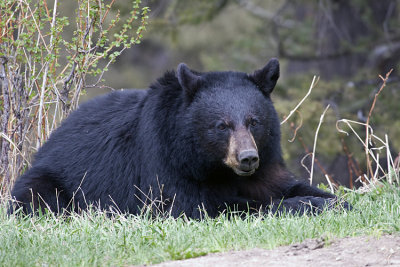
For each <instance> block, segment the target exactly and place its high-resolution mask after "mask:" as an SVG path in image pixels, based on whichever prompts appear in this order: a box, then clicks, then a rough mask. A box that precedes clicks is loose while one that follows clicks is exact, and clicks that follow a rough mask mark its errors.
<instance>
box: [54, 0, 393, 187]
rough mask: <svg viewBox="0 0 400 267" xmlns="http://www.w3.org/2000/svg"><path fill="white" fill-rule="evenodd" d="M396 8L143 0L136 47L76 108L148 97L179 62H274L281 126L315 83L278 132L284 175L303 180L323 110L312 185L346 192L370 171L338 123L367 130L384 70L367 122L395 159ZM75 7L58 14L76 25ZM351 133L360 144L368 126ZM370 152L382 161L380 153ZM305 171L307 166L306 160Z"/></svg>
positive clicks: (196, 65) (365, 2)
mask: <svg viewBox="0 0 400 267" xmlns="http://www.w3.org/2000/svg"><path fill="white" fill-rule="evenodd" d="M105 2H113V3H114V1H105ZM399 4H400V1H399V0H380V1H376V0H375V1H374V0H353V1H347V0H318V1H309V0H299V1H291V0H201V1H193V0H161V1H156V0H147V1H142V4H141V5H142V6H149V7H150V9H151V12H150V13H149V16H150V19H149V25H148V26H147V30H146V32H144V33H143V38H142V39H141V43H140V44H138V45H134V46H132V47H131V48H129V49H127V50H126V51H124V52H123V54H122V55H121V56H120V57H119V58H118V59H117V61H116V62H115V63H114V64H112V65H110V68H109V71H108V72H106V73H105V76H104V82H103V85H105V86H103V87H102V88H87V89H86V90H85V91H84V96H83V97H82V98H81V101H85V100H87V99H89V98H91V97H93V96H95V95H98V94H102V93H105V92H107V91H110V90H112V89H121V88H143V89H145V88H147V87H148V86H149V84H150V83H152V82H154V81H155V79H157V78H158V77H160V76H162V75H163V73H164V72H165V71H167V70H173V69H175V68H176V66H177V65H178V64H179V63H180V62H185V63H186V64H188V65H189V66H190V67H191V68H193V69H195V70H198V71H211V70H238V71H244V72H252V71H254V70H255V69H257V68H260V67H262V66H264V64H265V63H266V62H267V61H268V60H269V59H270V58H271V57H277V58H279V60H280V63H281V78H280V80H279V81H278V85H277V87H276V89H275V91H274V93H273V101H274V102H275V105H276V108H277V110H278V113H279V116H280V118H281V119H283V118H284V116H285V115H288V114H289V112H290V111H291V110H292V109H293V108H294V107H295V106H296V105H297V103H299V101H300V100H301V99H302V98H303V97H304V95H306V93H307V91H308V90H309V87H310V83H311V81H312V79H313V76H314V75H318V76H320V80H319V82H318V84H317V86H316V87H315V89H314V90H313V92H312V94H311V95H310V96H309V97H308V98H307V99H306V101H305V102H304V103H303V105H302V106H301V107H300V109H299V112H296V113H295V115H294V116H292V117H291V118H290V120H289V121H288V123H285V124H283V125H282V135H283V136H282V146H283V150H284V157H285V160H286V161H287V162H288V165H289V168H290V169H291V170H292V171H294V172H295V173H296V174H298V175H300V176H302V177H308V176H309V175H308V173H307V172H306V170H305V168H303V167H302V166H301V164H300V161H301V160H302V158H303V157H304V155H306V154H307V153H308V152H310V151H311V150H312V147H313V143H314V136H315V132H316V128H317V125H318V123H319V120H320V116H321V114H322V112H323V110H324V109H325V107H326V106H327V105H328V104H329V105H330V109H329V110H328V112H327V113H326V115H325V118H324V122H323V124H322V126H321V129H320V131H319V135H318V144H317V150H316V158H317V162H316V163H317V164H316V168H315V171H316V177H315V179H314V181H315V182H321V181H326V175H328V176H329V177H330V178H331V180H332V181H335V182H336V183H337V184H342V185H346V186H349V187H352V186H353V185H357V183H358V182H356V180H357V178H358V177H359V176H360V175H362V174H363V173H365V172H366V169H365V168H364V167H363V166H366V162H365V153H364V147H363V146H362V144H361V143H360V142H359V140H357V137H356V136H355V135H354V134H350V135H349V136H347V135H346V134H343V133H339V132H338V131H337V128H336V122H337V120H339V119H342V118H346V119H350V120H354V121H358V122H362V123H365V122H366V120H367V119H368V113H369V110H370V109H371V105H372V103H373V101H374V96H375V94H376V93H377V91H378V90H379V88H380V86H381V84H382V80H381V79H380V78H379V76H378V75H382V76H385V74H386V73H387V72H388V71H389V70H390V69H393V72H392V73H391V75H390V77H389V79H388V81H387V85H386V87H385V88H384V90H383V91H382V93H381V94H380V95H379V99H378V101H377V103H376V106H375V109H374V112H373V114H372V116H371V117H370V122H369V124H370V125H371V126H372V127H373V129H374V133H375V134H376V135H378V136H380V137H381V138H382V139H385V134H387V135H388V137H389V140H390V148H391V149H390V150H391V151H390V152H391V153H392V156H393V158H396V156H397V153H398V152H399V151H400V138H399V136H400V120H399V117H400V104H399V103H400V89H399V87H400V77H399V67H400V64H399V58H400V16H399V8H400V7H399ZM49 5H50V3H49ZM130 6H131V3H130V1H115V3H114V5H113V9H112V10H111V12H114V13H115V14H116V13H117V10H121V13H120V15H121V17H122V18H123V17H124V16H126V17H127V16H129V10H130V8H129V7H130ZM76 7H77V2H76V1H62V2H60V3H59V8H58V10H59V12H60V15H64V16H68V17H70V18H72V19H73V16H74V12H75V10H76ZM49 8H51V6H49ZM125 10H126V14H125V13H124V11H125ZM71 27H72V26H71ZM117 30H118V29H115V31H117ZM63 35H64V36H63V38H65V39H70V38H71V36H72V30H71V31H68V27H66V28H65V30H64V33H63ZM344 128H345V129H346V127H344ZM355 130H356V131H357V132H358V134H359V135H360V137H361V138H365V127H363V126H355ZM294 133H296V135H294ZM293 137H295V138H293ZM288 140H291V141H290V142H289V141H288ZM374 145H376V146H377V148H379V147H380V146H381V144H371V146H374ZM375 152H376V153H380V154H381V155H380V159H381V160H383V161H385V160H386V159H385V157H386V155H387V152H386V150H385V149H382V150H381V152H379V150H376V151H375ZM304 163H305V165H310V157H308V158H307V159H306V160H305V161H304ZM358 184H359V183H358Z"/></svg>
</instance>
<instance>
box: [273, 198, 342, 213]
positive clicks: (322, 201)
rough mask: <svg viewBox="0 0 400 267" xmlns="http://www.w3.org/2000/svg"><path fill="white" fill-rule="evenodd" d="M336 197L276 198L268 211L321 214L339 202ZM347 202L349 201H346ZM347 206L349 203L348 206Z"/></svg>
mask: <svg viewBox="0 0 400 267" xmlns="http://www.w3.org/2000/svg"><path fill="white" fill-rule="evenodd" d="M337 203H338V202H337V199H336V198H323V197H314V196H297V197H291V198H287V199H275V200H273V201H272V203H271V205H269V206H268V207H267V212H272V213H282V212H287V213H291V214H297V215H302V214H319V213H321V212H322V211H323V210H324V209H330V208H333V207H334V206H335V205H336V204H337ZM346 204H347V203H346ZM345 208H347V205H346V207H345Z"/></svg>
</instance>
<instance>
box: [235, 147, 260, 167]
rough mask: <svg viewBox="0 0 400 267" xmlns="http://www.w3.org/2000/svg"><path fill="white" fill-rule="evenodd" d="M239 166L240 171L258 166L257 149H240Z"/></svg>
mask: <svg viewBox="0 0 400 267" xmlns="http://www.w3.org/2000/svg"><path fill="white" fill-rule="evenodd" d="M238 159H239V164H240V165H239V168H240V169H241V170H242V171H245V172H248V171H251V170H254V169H257V168H258V164H259V158H258V153H257V150H255V149H248V150H244V151H241V152H240V153H239V156H238Z"/></svg>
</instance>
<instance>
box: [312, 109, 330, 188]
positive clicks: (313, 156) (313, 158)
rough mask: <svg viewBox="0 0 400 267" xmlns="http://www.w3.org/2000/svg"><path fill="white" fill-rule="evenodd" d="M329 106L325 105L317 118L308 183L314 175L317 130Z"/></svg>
mask: <svg viewBox="0 0 400 267" xmlns="http://www.w3.org/2000/svg"><path fill="white" fill-rule="evenodd" d="M329 107H330V105H327V106H326V108H325V110H324V112H323V113H322V115H321V117H320V119H319V123H318V127H317V130H316V131H315V137H314V146H313V151H312V159H311V171H310V185H311V184H312V181H313V175H314V161H315V149H316V147H317V139H318V132H319V129H320V128H321V124H322V122H323V121H324V117H325V113H326V112H327V111H328V109H329Z"/></svg>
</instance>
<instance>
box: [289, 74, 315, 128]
mask: <svg viewBox="0 0 400 267" xmlns="http://www.w3.org/2000/svg"><path fill="white" fill-rule="evenodd" d="M318 81H319V76H314V77H313V80H312V82H311V85H310V89H308V92H307V94H306V95H305V96H304V97H303V99H302V100H301V101H300V102H299V103H298V104H297V106H296V107H295V108H294V109H292V110H291V111H290V113H289V115H288V116H287V117H286V118H285V119H284V120H283V121H282V122H281V125H282V124H284V123H285V122H286V121H287V120H288V119H289V118H290V117H291V116H292V115H293V113H294V112H295V111H296V110H297V109H298V108H299V107H300V106H301V104H303V102H304V101H305V100H306V99H307V97H308V96H309V95H310V94H311V91H312V89H314V87H315V86H316V85H317V83H318Z"/></svg>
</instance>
